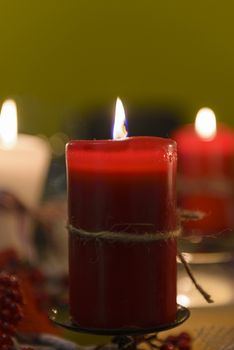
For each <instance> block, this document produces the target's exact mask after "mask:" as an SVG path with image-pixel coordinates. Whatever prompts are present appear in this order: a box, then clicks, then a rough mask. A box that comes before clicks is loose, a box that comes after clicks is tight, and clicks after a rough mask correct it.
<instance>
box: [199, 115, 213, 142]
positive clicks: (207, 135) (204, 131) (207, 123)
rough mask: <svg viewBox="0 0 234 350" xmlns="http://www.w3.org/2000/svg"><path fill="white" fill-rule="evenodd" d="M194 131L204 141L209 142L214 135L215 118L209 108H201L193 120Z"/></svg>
mask: <svg viewBox="0 0 234 350" xmlns="http://www.w3.org/2000/svg"><path fill="white" fill-rule="evenodd" d="M195 130H196V133H197V135H198V136H200V137H201V138H202V139H203V140H205V141H211V140H212V139H214V137H215V135H216V118H215V114H214V112H213V111H212V109H210V108H202V109H200V110H199V111H198V113H197V116H196V119H195Z"/></svg>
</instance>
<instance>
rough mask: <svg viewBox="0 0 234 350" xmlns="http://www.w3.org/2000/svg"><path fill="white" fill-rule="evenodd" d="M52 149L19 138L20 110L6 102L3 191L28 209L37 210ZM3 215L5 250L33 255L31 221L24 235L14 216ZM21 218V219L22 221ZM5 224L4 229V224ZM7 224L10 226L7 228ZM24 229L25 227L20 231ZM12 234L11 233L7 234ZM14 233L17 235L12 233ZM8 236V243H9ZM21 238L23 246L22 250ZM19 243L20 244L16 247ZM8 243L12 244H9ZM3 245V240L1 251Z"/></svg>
mask: <svg viewBox="0 0 234 350" xmlns="http://www.w3.org/2000/svg"><path fill="white" fill-rule="evenodd" d="M49 161H50V149H49V146H48V144H47V143H46V142H45V141H44V140H43V139H41V138H39V137H37V136H30V135H24V134H20V135H17V110H16V105H15V102H14V101H12V100H7V101H6V102H5V103H4V104H3V106H2V110H1V115H0V190H1V191H6V192H8V193H10V194H12V195H14V196H15V197H16V198H17V199H19V200H20V201H21V202H22V203H23V204H24V205H25V206H26V207H27V208H29V209H32V210H33V209H35V208H36V207H37V206H38V204H39V200H40V198H41V194H42V190H43V187H44V183H45V179H46V175H47V172H48V166H49ZM9 215H10V213H8V214H7V216H8V219H6V213H5V211H2V212H1V213H0V234H1V236H3V235H4V240H3V241H4V248H6V246H7V245H9V248H12V246H11V245H12V244H13V248H14V249H16V250H17V252H18V253H19V254H20V255H21V256H22V255H23V256H24V257H28V256H29V255H31V254H32V251H31V252H29V251H30V250H32V247H30V245H31V242H30V241H31V233H30V226H31V225H30V224H29V222H30V220H28V223H26V224H25V223H24V231H25V232H24V235H23V237H22V232H18V231H19V223H18V221H17V222H16V223H15V225H14V224H13V223H12V220H13V221H16V220H19V218H18V216H16V215H15V214H14V213H12V215H10V216H9ZM21 219H22V218H21ZM1 222H4V226H2V225H1ZM7 222H8V225H7ZM24 222H25V220H24ZM21 229H22V228H21ZM8 231H9V232H8ZM13 231H15V232H13ZM7 235H8V236H9V242H8V240H7ZM19 235H21V237H20V241H21V242H22V243H21V247H20V248H19V245H20V244H19V242H18V240H19ZM14 240H15V243H16V241H17V244H15V246H14V243H13V241H14ZM8 243H9V244H8ZM1 248H3V247H2V246H1V240H0V249H1Z"/></svg>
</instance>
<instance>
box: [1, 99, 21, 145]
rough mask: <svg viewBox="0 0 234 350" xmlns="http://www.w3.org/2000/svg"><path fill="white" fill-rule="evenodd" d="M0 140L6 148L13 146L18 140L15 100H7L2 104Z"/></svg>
mask: <svg viewBox="0 0 234 350" xmlns="http://www.w3.org/2000/svg"><path fill="white" fill-rule="evenodd" d="M0 141H1V145H2V146H3V147H4V148H12V147H13V146H14V145H15V143H16V141H17V108H16V103H15V101H13V100H6V101H5V102H4V103H3V105H2V109H1V114H0Z"/></svg>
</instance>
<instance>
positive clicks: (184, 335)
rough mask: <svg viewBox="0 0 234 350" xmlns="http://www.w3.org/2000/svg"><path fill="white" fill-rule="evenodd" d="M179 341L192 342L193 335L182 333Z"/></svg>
mask: <svg viewBox="0 0 234 350" xmlns="http://www.w3.org/2000/svg"><path fill="white" fill-rule="evenodd" d="M178 339H186V340H188V341H190V342H191V341H192V337H191V335H190V334H189V333H188V332H181V333H180V334H179V335H178Z"/></svg>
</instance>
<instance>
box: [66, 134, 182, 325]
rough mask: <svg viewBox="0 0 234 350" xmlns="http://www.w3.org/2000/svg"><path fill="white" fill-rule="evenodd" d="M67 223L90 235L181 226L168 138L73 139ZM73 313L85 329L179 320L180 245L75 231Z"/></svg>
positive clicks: (69, 153) (71, 243) (172, 147)
mask: <svg viewBox="0 0 234 350" xmlns="http://www.w3.org/2000/svg"><path fill="white" fill-rule="evenodd" d="M66 152H67V153H66V157H67V175H68V203H69V224H70V225H72V226H73V227H75V228H76V229H82V230H85V231H87V232H89V233H91V234H95V233H97V232H100V231H110V232H111V233H112V234H114V235H115V236H116V235H118V234H127V235H133V236H134V237H139V236H140V239H142V237H144V236H145V233H157V232H162V233H168V232H171V231H175V230H176V229H177V220H176V197H175V173H176V144H175V142H174V141H172V140H170V139H162V138H156V137H134V138H127V139H124V140H105V141H103V140H98V141H97V140H93V141H71V142H69V144H68V145H67V150H66ZM69 269H70V272H69V275H70V314H71V317H72V319H73V321H74V322H75V323H76V324H78V325H79V326H80V327H86V328H104V329H117V328H131V327H134V328H135V327H137V328H145V327H153V326H156V325H159V324H165V323H168V322H172V321H174V320H175V317H176V240H175V238H168V239H160V240H153V241H145V242H142V241H140V242H139V241H134V242H132V241H131V242H127V241H124V240H123V241H121V240H115V239H113V240H112V239H110V240H109V239H97V238H95V237H93V238H92V236H91V238H90V237H89V238H88V239H84V237H82V236H80V234H77V232H70V233H69Z"/></svg>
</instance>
